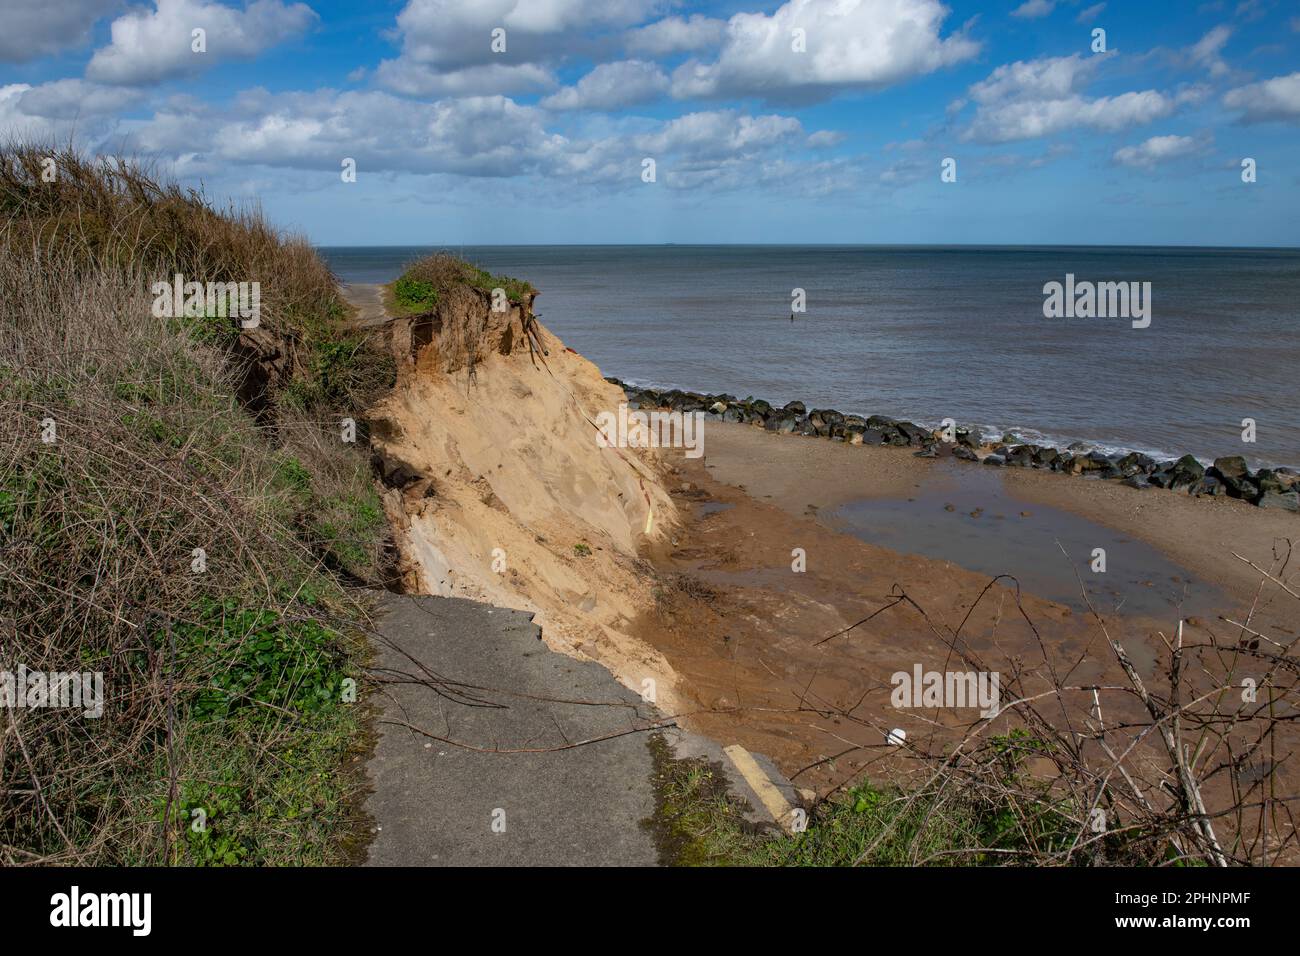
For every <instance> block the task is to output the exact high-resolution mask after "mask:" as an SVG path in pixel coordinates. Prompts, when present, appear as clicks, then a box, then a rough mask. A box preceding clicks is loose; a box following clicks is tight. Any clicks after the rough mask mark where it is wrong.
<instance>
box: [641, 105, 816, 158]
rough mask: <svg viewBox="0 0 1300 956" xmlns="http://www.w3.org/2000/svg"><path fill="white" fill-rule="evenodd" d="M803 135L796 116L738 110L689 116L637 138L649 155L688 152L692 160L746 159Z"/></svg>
mask: <svg viewBox="0 0 1300 956" xmlns="http://www.w3.org/2000/svg"><path fill="white" fill-rule="evenodd" d="M802 132H803V124H801V123H800V122H799V121H798V120H797V119H795V118H794V117H793V116H779V115H775V114H772V115H768V116H749V115H746V114H742V113H737V112H736V111H735V110H713V111H709V112H702V113H687V114H686V115H685V116H679V117H677V118H676V119H673V120H669V121H668V122H667V123H665V124H664V125H663V127H662V128H661V129H660V130H658V131H657V132H655V133H649V134H645V135H642V136H639V137H636V138H635V140H634V142H635V143H636V145H637V147H638V148H640V149H643V150H645V151H646V152H647V153H648V154H655V153H679V152H685V153H688V154H689V155H691V156H693V157H718V156H727V155H746V154H749V153H752V152H753V151H754V150H757V149H763V148H766V147H770V146H775V145H777V144H779V143H784V142H787V141H789V140H791V139H793V138H795V137H797V136H798V135H799V134H801V133H802Z"/></svg>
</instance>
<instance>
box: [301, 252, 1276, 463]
mask: <svg viewBox="0 0 1300 956" xmlns="http://www.w3.org/2000/svg"><path fill="white" fill-rule="evenodd" d="M427 251H430V250H429V249H426V248H416V247H366V248H340V247H332V248H324V249H322V250H321V252H322V253H323V254H324V256H325V257H326V259H327V260H328V261H329V263H330V264H331V266H333V268H334V270H335V271H336V272H337V273H338V274H339V275H340V276H341V277H342V278H343V279H344V280H346V281H350V282H387V281H390V280H391V279H393V278H395V277H396V276H397V275H398V274H399V273H400V271H401V269H402V266H403V265H404V264H405V263H407V262H409V261H411V260H412V259H414V258H416V257H417V256H418V255H420V254H422V253H424V252H427ZM449 251H452V252H455V253H457V254H461V255H463V256H464V257H465V258H467V259H469V260H470V261H472V262H474V263H476V264H478V265H479V266H481V267H482V268H485V269H488V270H490V271H492V272H497V273H505V274H508V275H512V276H516V277H519V278H524V279H528V280H530V281H531V282H532V283H533V284H534V285H535V286H536V287H537V288H538V289H539V290H540V293H541V294H540V296H539V297H538V300H537V306H536V308H537V311H538V313H539V315H540V316H541V319H542V321H543V322H544V323H545V324H546V325H547V326H548V327H549V328H550V329H551V330H552V331H554V332H555V333H556V334H557V335H558V336H560V338H561V339H563V340H564V342H565V344H566V345H569V346H570V347H572V348H574V349H576V350H578V351H579V352H581V353H582V354H583V355H585V356H586V357H588V358H589V359H591V360H592V361H594V362H595V363H596V364H597V365H599V366H600V368H601V371H602V372H603V373H604V374H606V375H613V376H617V377H619V378H621V379H624V380H626V381H630V382H634V383H637V384H641V385H656V386H675V387H680V388H687V389H693V390H697V391H712V392H732V393H734V394H736V395H739V396H742V397H743V396H745V395H748V394H753V395H755V396H758V397H761V398H766V399H768V400H769V401H772V402H774V403H777V404H780V403H784V402H786V401H789V400H790V399H795V398H798V399H802V400H803V401H805V402H807V403H808V404H809V407H813V406H822V407H833V408H836V409H839V410H840V411H842V412H846V413H848V412H858V413H864V414H884V415H891V416H895V417H900V418H910V419H912V420H914V421H917V422H919V423H922V424H927V425H937V424H938V423H939V421H940V420H941V419H943V418H945V417H951V418H954V419H956V420H957V421H958V422H961V423H972V424H977V425H980V426H981V427H983V428H984V429H985V430H986V431H990V432H991V431H998V432H1001V431H1016V432H1017V433H1018V434H1020V435H1021V436H1023V437H1025V438H1027V439H1030V440H1042V439H1046V440H1050V441H1052V442H1053V443H1057V444H1064V443H1067V442H1069V441H1073V440H1084V441H1089V442H1092V443H1095V444H1097V445H1098V446H1101V447H1111V448H1129V449H1138V450H1143V451H1147V452H1152V453H1155V454H1158V455H1164V456H1169V455H1174V454H1182V453H1184V452H1190V453H1192V454H1194V455H1197V456H1198V457H1200V458H1202V459H1207V460H1208V459H1210V458H1214V457H1216V456H1218V455H1227V454H1244V455H1246V457H1247V459H1249V460H1251V461H1252V462H1253V463H1256V464H1259V463H1265V464H1290V465H1296V464H1300V388H1298V387H1297V385H1298V384H1300V382H1298V380H1300V250H1256V249H1249V250H1248V249H1194V248H1151V247H1141V248H1120V247H1106V248H1098V247H1079V248H1068V247H1034V248H1013V247H954V248H939V247H917V246H900V247H882V246H871V247H846V246H790V247H780V246H466V247H460V248H454V249H451V250H449ZM1066 273H1073V274H1074V275H1075V276H1076V279H1077V280H1091V281H1094V282H1102V281H1139V282H1150V283H1151V286H1152V291H1151V298H1152V320H1151V325H1150V327H1149V328H1146V329H1134V328H1132V327H1131V324H1130V322H1129V320H1127V319H1123V318H1107V319H1101V318H1091V319H1087V318H1074V319H1048V318H1044V317H1043V298H1044V297H1043V292H1042V289H1043V285H1044V284H1045V283H1047V282H1050V281H1053V280H1055V281H1058V282H1064V280H1065V275H1066ZM795 288H801V289H803V290H805V292H806V295H807V312H806V313H805V314H802V315H796V316H795V321H794V322H791V321H790V312H791V292H792V290H793V289H795ZM1243 418H1252V419H1255V421H1256V423H1257V441H1256V443H1255V444H1253V445H1252V444H1245V443H1243V442H1242V440H1241V432H1242V425H1241V422H1242V419H1243Z"/></svg>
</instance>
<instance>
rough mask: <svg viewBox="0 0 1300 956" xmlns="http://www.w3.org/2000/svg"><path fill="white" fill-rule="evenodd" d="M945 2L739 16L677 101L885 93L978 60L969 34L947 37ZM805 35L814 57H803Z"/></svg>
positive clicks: (842, 0) (691, 69) (815, 3)
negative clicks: (943, 33) (799, 45)
mask: <svg viewBox="0 0 1300 956" xmlns="http://www.w3.org/2000/svg"><path fill="white" fill-rule="evenodd" d="M947 15H948V8H947V7H945V6H944V5H943V4H942V3H940V2H939V0H788V2H787V3H785V4H783V5H782V6H781V7H779V8H778V9H777V10H776V12H775V13H773V14H772V15H771V16H768V15H767V14H763V13H738V14H736V15H735V16H733V17H732V18H731V19H730V20H729V21H728V22H727V36H726V39H725V41H724V42H723V46H722V50H721V52H720V53H719V55H718V59H717V60H716V61H715V62H713V63H701V62H699V61H696V60H691V61H689V62H687V63H684V64H682V65H681V66H680V67H679V68H678V69H677V70H676V71H675V72H674V74H673V95H674V96H677V97H683V98H684V97H697V96H703V97H711V96H746V95H758V96H763V97H766V98H768V99H782V98H790V97H796V96H797V97H802V98H815V97H819V96H826V95H830V94H832V93H834V92H835V91H836V90H837V89H841V88H853V87H857V88H879V87H884V86H888V85H889V84H891V83H896V82H899V81H901V80H905V79H908V78H910V77H913V76H918V75H920V74H924V73H930V72H932V71H934V70H938V69H940V68H942V67H945V66H950V65H952V64H954V63H959V62H961V61H963V60H967V59H969V58H971V57H973V56H974V55H975V54H976V53H977V52H978V51H979V44H978V43H976V42H975V41H973V40H971V39H969V38H968V37H966V36H965V35H964V34H961V33H956V34H952V35H949V36H948V37H946V38H941V37H940V35H939V31H940V27H941V25H942V23H943V21H944V19H945V18H946V17H947ZM796 29H800V30H803V31H804V32H805V36H806V51H805V52H795V50H794V49H793V46H794V41H793V37H794V31H795V30H796Z"/></svg>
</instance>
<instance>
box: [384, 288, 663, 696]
mask: <svg viewBox="0 0 1300 956" xmlns="http://www.w3.org/2000/svg"><path fill="white" fill-rule="evenodd" d="M534 296H535V293H533V292H531V291H529V292H524V293H522V294H519V295H517V296H516V297H515V298H514V299H513V300H512V301H509V303H508V306H507V304H506V303H505V302H504V301H502V297H501V296H500V295H498V298H497V300H496V304H497V305H498V306H506V307H505V308H500V309H499V310H494V309H493V304H494V300H493V294H492V292H491V291H488V290H483V289H478V288H474V287H471V286H467V285H460V286H457V287H455V288H454V289H451V290H448V291H447V293H446V294H444V295H442V296H440V298H439V300H438V302H437V304H436V306H435V307H434V308H432V309H431V310H429V311H426V312H423V313H420V314H417V315H413V316H409V317H405V318H399V319H395V320H393V321H392V322H390V323H389V324H388V326H387V336H388V346H389V348H390V349H391V350H392V352H393V354H394V357H395V359H396V362H397V366H398V375H397V385H396V387H395V388H394V390H393V391H392V392H391V394H389V395H388V396H386V397H385V398H384V399H383V400H381V401H380V402H379V403H377V404H376V405H375V406H374V407H373V408H372V409H371V411H370V413H369V415H368V421H369V427H370V439H371V444H372V447H373V449H374V454H375V457H376V464H377V467H378V470H379V472H380V474H381V476H382V478H383V481H384V484H385V485H386V486H387V488H388V490H387V492H386V495H385V508H386V510H387V512H388V516H389V519H390V522H391V523H392V526H393V529H394V535H395V539H396V544H397V549H398V552H399V571H400V574H401V578H402V582H403V586H404V587H405V589H406V590H408V591H411V592H416V593H425V594H440V595H449V596H450V595H454V596H459V597H468V598H473V599H476V600H481V601H488V602H491V603H494V604H499V605H504V606H507V607H512V608H520V609H523V610H527V611H531V612H533V613H534V614H535V615H536V620H537V622H538V623H539V624H540V625H541V627H542V634H543V639H544V640H546V642H547V643H548V645H550V646H551V647H553V648H554V649H556V650H559V651H563V652H567V653H570V654H574V655H577V656H585V657H589V658H592V659H594V660H597V661H599V662H600V663H602V664H604V665H605V666H606V667H608V668H609V669H610V670H611V671H612V672H613V673H614V674H615V675H616V676H617V677H618V678H619V680H621V681H622V682H623V683H624V684H626V685H627V686H629V687H631V688H633V689H634V690H637V691H641V690H643V687H644V684H643V682H644V681H645V680H646V679H652V680H654V681H655V686H656V689H657V694H658V701H659V703H660V704H661V706H665V707H668V708H669V709H671V706H672V702H673V694H672V685H673V681H674V677H673V674H672V672H671V670H670V668H669V667H668V665H667V663H666V661H665V660H664V659H663V657H662V656H661V655H660V654H659V653H658V652H657V651H654V650H652V649H650V648H648V647H646V646H644V645H642V644H640V643H639V642H637V641H635V640H633V639H632V638H631V637H629V636H628V635H627V633H626V630H625V628H626V626H627V625H628V624H629V622H630V621H631V620H632V619H633V618H634V617H635V616H636V615H637V614H638V613H639V612H641V611H643V610H645V609H646V608H647V607H649V606H651V605H652V604H653V601H654V598H653V589H654V578H653V573H652V571H651V568H650V565H649V564H648V562H646V561H645V560H644V558H643V555H645V554H646V553H647V552H649V551H651V550H653V549H655V548H656V547H657V546H659V545H661V544H663V543H664V542H665V541H666V540H667V539H668V537H669V536H670V535H671V532H672V530H673V528H675V527H676V526H677V524H678V519H677V515H676V512H675V509H674V506H673V503H672V501H671V499H670V498H669V495H668V493H667V491H666V490H665V488H664V485H663V481H662V478H661V474H662V472H661V467H662V466H661V464H660V462H659V459H658V458H657V456H656V453H655V452H654V451H652V450H649V449H628V448H606V447H601V446H600V445H599V444H598V443H597V440H596V433H597V429H596V426H595V424H594V422H595V419H596V417H597V416H598V415H599V414H600V412H602V411H606V410H613V409H616V408H617V406H618V404H619V403H620V402H622V401H623V400H624V399H623V394H622V392H621V391H620V390H619V389H618V388H617V387H615V386H613V385H611V384H609V383H607V382H606V381H604V380H603V379H602V378H601V375H600V372H599V370H598V369H597V368H596V367H595V366H594V365H593V364H591V363H590V362H588V361H587V360H586V359H584V358H582V357H581V356H580V355H578V354H577V353H576V352H574V351H572V350H571V349H567V348H565V346H564V345H563V344H562V343H561V342H560V341H559V340H558V339H557V338H556V337H555V336H554V335H552V334H551V333H550V332H549V331H548V330H547V329H545V328H544V327H543V326H542V325H541V324H540V323H538V322H537V321H536V319H535V318H534V316H533V309H532V306H533V299H534Z"/></svg>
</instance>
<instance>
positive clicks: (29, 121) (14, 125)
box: [0, 83, 55, 143]
mask: <svg viewBox="0 0 1300 956" xmlns="http://www.w3.org/2000/svg"><path fill="white" fill-rule="evenodd" d="M30 89H31V86H29V85H28V84H26V83H11V84H9V85H8V86H0V129H3V130H4V135H5V139H6V140H17V141H20V142H36V143H40V142H45V141H48V140H49V139H50V138H51V134H52V133H53V132H54V129H55V127H54V124H53V123H51V122H50V121H49V120H47V119H46V118H45V117H43V116H32V115H31V114H29V113H24V112H23V111H22V109H20V106H19V104H21V102H22V98H23V94H24V93H26V92H27V91H28V90H30Z"/></svg>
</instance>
